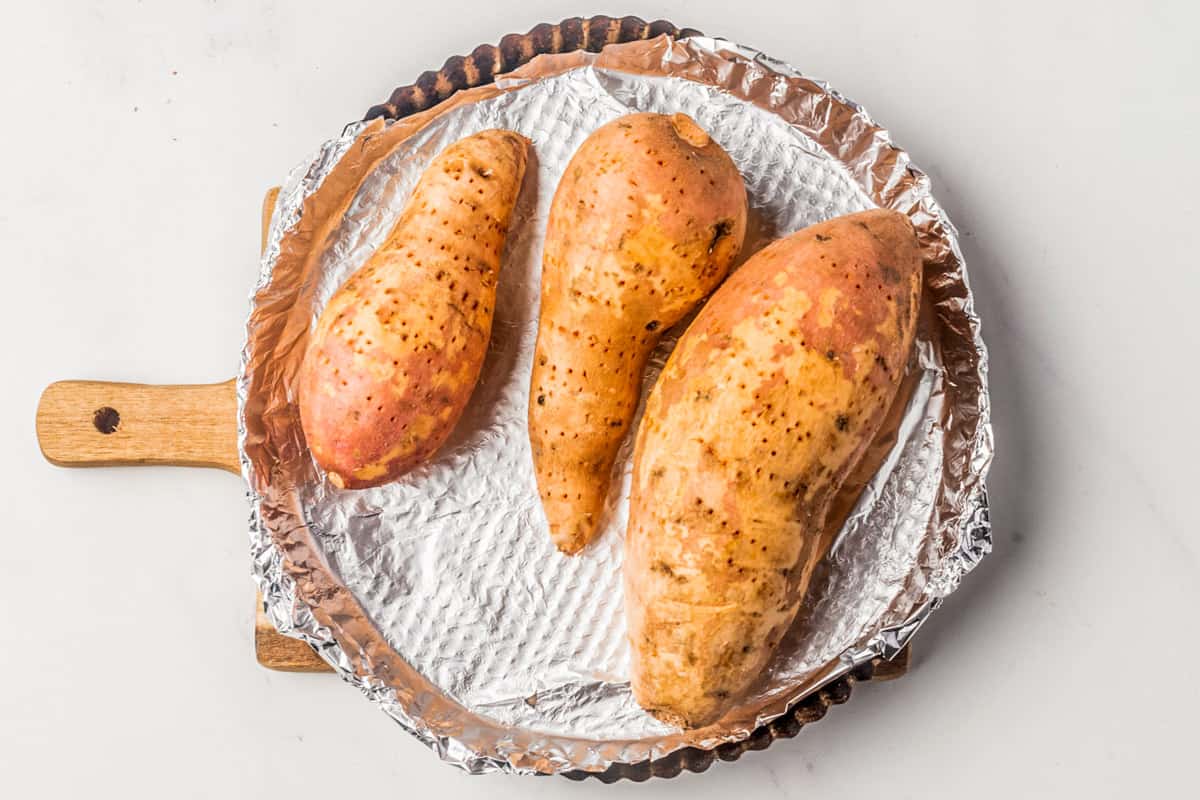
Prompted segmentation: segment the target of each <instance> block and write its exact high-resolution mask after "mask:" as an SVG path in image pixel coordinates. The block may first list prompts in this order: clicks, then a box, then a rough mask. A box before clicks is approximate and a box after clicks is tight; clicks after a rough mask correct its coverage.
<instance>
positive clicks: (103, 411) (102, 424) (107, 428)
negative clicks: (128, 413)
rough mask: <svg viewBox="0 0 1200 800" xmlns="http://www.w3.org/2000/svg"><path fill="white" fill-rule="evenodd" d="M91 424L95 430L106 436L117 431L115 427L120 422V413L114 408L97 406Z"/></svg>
mask: <svg viewBox="0 0 1200 800" xmlns="http://www.w3.org/2000/svg"><path fill="white" fill-rule="evenodd" d="M92 424H93V425H95V426H96V430H98V431H100V432H101V433H103V434H105V435H106V436H107V435H108V434H110V433H116V432H117V427H118V426H119V425H120V424H121V415H120V414H118V413H117V410H116V409H115V408H110V407H109V406H103V407H102V408H97V409H96V413H95V414H93V415H92Z"/></svg>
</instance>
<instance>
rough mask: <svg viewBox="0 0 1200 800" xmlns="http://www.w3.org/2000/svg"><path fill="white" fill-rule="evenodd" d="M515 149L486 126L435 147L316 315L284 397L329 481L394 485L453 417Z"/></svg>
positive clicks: (481, 343) (483, 341)
mask: <svg viewBox="0 0 1200 800" xmlns="http://www.w3.org/2000/svg"><path fill="white" fill-rule="evenodd" d="M527 146H528V142H527V141H526V140H525V139H524V138H523V137H521V136H520V135H518V134H516V133H512V132H509V131H499V130H488V131H483V132H481V133H477V134H475V135H473V136H469V137H467V138H465V139H462V140H461V141H459V142H456V143H455V144H453V145H451V146H450V147H447V148H446V149H445V150H444V151H443V152H442V153H441V154H440V155H438V156H437V158H435V159H434V160H433V162H432V163H431V164H430V165H429V167H428V168H427V169H426V170H425V172H424V174H423V175H422V176H421V178H420V181H419V182H418V183H417V186H416V188H415V189H414V190H413V194H412V197H411V198H410V199H409V201H408V205H407V206H406V207H405V209H404V211H403V213H402V214H401V216H400V219H399V221H398V222H397V223H396V225H395V227H393V229H392V231H391V233H390V234H389V235H388V237H387V240H386V241H385V242H384V243H383V244H382V245H381V246H380V247H379V249H378V250H377V251H376V252H375V253H374V254H373V255H372V256H371V258H370V260H368V261H367V263H366V264H365V265H363V267H362V268H360V269H359V270H358V271H357V272H355V273H354V274H353V275H351V276H350V278H349V279H347V281H346V282H345V283H344V284H343V285H342V286H341V287H340V288H339V289H338V290H337V292H336V293H335V294H334V296H333V297H332V298H331V299H330V301H329V304H328V305H327V306H326V307H325V310H324V311H323V312H322V313H321V316H320V319H319V320H318V321H317V327H316V330H315V331H314V332H313V334H312V339H311V341H310V344H309V347H308V350H307V352H306V353H305V358H304V362H303V364H302V365H301V368H300V372H299V376H298V383H297V386H298V389H297V392H298V397H299V403H300V420H301V424H302V426H303V428H304V435H305V437H306V438H307V440H308V446H309V449H310V450H311V451H312V454H313V457H314V458H315V459H316V461H317V463H318V464H319V465H321V467H322V468H324V469H325V470H326V472H327V474H328V476H329V480H330V481H332V482H333V483H334V484H335V485H337V486H342V487H346V488H363V487H368V486H376V485H378V484H381V483H386V482H388V481H390V480H394V479H395V478H396V477H397V476H399V475H400V474H401V473H403V472H404V471H406V470H408V469H409V468H411V467H412V466H414V465H415V464H417V463H419V462H421V461H423V460H424V459H426V458H428V457H429V456H430V455H432V454H433V453H434V452H435V451H436V450H437V449H438V447H440V446H441V444H442V442H444V441H445V439H446V437H447V436H448V435H449V434H450V432H451V430H453V428H454V425H455V423H456V422H457V421H458V418H459V417H460V416H461V414H462V411H463V408H464V406H465V405H466V403H467V400H468V398H470V396H471V392H472V391H473V390H474V388H475V383H476V381H477V380H478V378H479V370H480V367H481V366H482V364H483V358H484V354H485V353H486V351H487V345H488V340H489V339H490V337H491V332H492V314H493V310H494V307H495V303H496V280H497V277H498V275H499V271H500V257H501V252H502V250H503V249H504V241H505V236H506V233H507V231H508V221H509V217H510V215H511V214H512V210H513V206H514V205H515V203H516V200H517V195H518V194H519V192H520V188H521V181H522V176H523V175H524V172H525V159H526V149H527Z"/></svg>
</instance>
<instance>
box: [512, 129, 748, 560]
mask: <svg viewBox="0 0 1200 800" xmlns="http://www.w3.org/2000/svg"><path fill="white" fill-rule="evenodd" d="M745 231H746V190H745V187H744V185H743V183H742V179H741V176H740V175H739V174H738V171H737V167H735V166H734V164H733V161H732V160H730V158H729V155H728V154H727V153H726V152H725V151H724V150H722V149H721V147H720V145H718V144H717V143H716V142H714V141H712V140H711V139H710V138H709V137H708V134H706V133H705V132H704V131H703V130H702V129H701V128H700V127H699V126H698V125H697V124H696V123H695V122H693V121H692V119H691V118H689V117H687V116H685V115H683V114H675V115H673V116H663V115H661V114H631V115H629V116H626V117H621V118H619V119H617V120H615V121H613V122H610V123H609V124H607V125H605V126H603V127H601V128H600V129H598V130H597V131H596V132H595V133H593V134H592V135H591V136H590V137H589V138H588V139H587V140H586V141H585V142H584V143H583V145H582V146H581V147H580V148H579V151H578V152H577V153H576V154H575V156H574V157H573V158H572V159H571V162H570V164H568V165H567V169H566V172H565V174H564V175H563V178H562V182H561V183H560V184H559V186H558V189H557V191H556V193H555V195H554V202H553V204H552V206H551V210H550V220H549V224H548V226H547V231H546V245H545V251H544V257H543V262H542V289H541V318H540V321H539V325H538V337H537V348H536V352H535V353H534V364H533V376H532V380H531V383H530V396H529V438H530V442H531V444H532V446H533V461H534V466H535V469H536V473H537V483H538V490H539V492H540V494H541V498H542V506H543V508H544V509H545V511H546V518H547V520H548V522H549V523H550V533H551V536H552V537H553V539H554V542H555V544H557V545H558V547H559V549H561V550H562V551H564V552H566V553H575V552H578V551H579V550H581V549H582V548H583V547H584V545H586V544H587V543H588V542H589V541H590V540H591V539H592V537H593V536H594V534H595V532H596V529H597V523H598V522H599V518H600V513H601V510H602V508H603V506H604V500H605V496H606V495H607V492H608V485H609V476H610V473H611V471H612V467H613V462H614V461H615V459H616V455H617V450H618V448H619V446H620V444H621V440H622V439H623V438H624V437H625V434H626V432H627V431H628V429H629V425H630V422H631V421H632V419H633V415H634V412H635V410H636V408H637V403H638V397H639V388H640V385H641V380H642V373H643V371H644V370H645V366H646V360H647V358H648V357H649V355H650V352H651V351H652V350H653V349H654V346H655V345H656V344H657V343H658V340H659V338H660V337H661V336H662V334H663V332H664V331H665V330H666V329H667V328H670V327H671V326H672V325H674V324H675V323H677V322H678V321H679V320H680V319H682V318H683V317H684V315H686V314H687V313H688V312H689V311H690V310H691V309H692V308H693V307H694V306H695V305H696V304H697V303H698V302H699V301H700V300H701V299H702V298H704V297H705V296H706V295H707V294H708V293H709V292H711V291H712V290H713V288H714V287H716V286H717V285H718V284H719V283H720V282H721V280H722V279H724V277H725V275H726V273H727V272H728V270H729V266H730V264H731V263H732V262H733V260H734V258H735V257H736V256H737V253H738V251H739V250H740V249H741V245H742V239H743V237H744V236H745Z"/></svg>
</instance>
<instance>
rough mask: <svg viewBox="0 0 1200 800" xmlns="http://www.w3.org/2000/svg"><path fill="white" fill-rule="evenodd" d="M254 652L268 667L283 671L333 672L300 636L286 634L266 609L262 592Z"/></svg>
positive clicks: (257, 598)
mask: <svg viewBox="0 0 1200 800" xmlns="http://www.w3.org/2000/svg"><path fill="white" fill-rule="evenodd" d="M254 655H255V657H256V658H257V659H258V663H259V664H261V665H263V666H264V667H266V668H267V669H274V670H278V671H280V672H332V671H333V669H332V668H331V667H330V666H329V665H328V664H326V663H325V662H324V661H322V660H321V657H320V656H318V655H317V654H316V652H315V651H313V649H312V648H311V647H309V646H308V645H307V644H306V643H305V642H302V641H301V640H299V639H293V638H292V637H290V636H284V635H283V634H282V633H280V632H279V631H277V630H276V629H275V626H274V625H273V624H271V620H269V619H267V615H266V614H265V613H264V612H263V599H262V595H261V594H260V595H258V596H257V597H256V598H255V612H254Z"/></svg>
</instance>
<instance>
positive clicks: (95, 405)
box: [37, 380, 241, 473]
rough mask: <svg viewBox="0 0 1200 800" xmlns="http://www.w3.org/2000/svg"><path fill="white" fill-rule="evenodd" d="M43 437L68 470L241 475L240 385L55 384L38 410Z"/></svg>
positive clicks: (45, 449)
mask: <svg viewBox="0 0 1200 800" xmlns="http://www.w3.org/2000/svg"><path fill="white" fill-rule="evenodd" d="M37 437H38V444H39V445H40V446H41V448H42V455H44V456H45V457H46V460H47V461H49V462H50V463H52V464H57V465H58V466H60V467H113V466H131V465H141V464H161V465H172V466H182V467H212V468H215V469H224V470H228V471H230V472H235V473H237V472H241V465H240V464H239V460H238V449H237V399H236V397H235V395H234V388H233V381H232V380H228V381H225V382H224V383H210V384H196V385H184V386H150V385H146V384H141V383H106V382H102V381H59V382H58V383H52V384H50V386H48V387H46V390H45V391H44V392H42V398H41V400H40V401H39V402H38V409H37Z"/></svg>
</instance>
